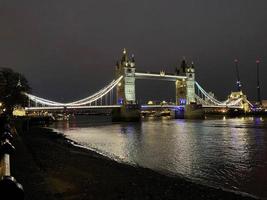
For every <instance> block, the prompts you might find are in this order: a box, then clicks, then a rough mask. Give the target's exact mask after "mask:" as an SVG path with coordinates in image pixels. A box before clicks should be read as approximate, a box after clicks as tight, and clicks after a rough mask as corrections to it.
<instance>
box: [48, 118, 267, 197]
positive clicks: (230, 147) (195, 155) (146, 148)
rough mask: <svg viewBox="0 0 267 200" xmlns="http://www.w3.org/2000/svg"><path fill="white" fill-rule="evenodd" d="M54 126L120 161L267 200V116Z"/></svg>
mask: <svg viewBox="0 0 267 200" xmlns="http://www.w3.org/2000/svg"><path fill="white" fill-rule="evenodd" d="M52 128H54V129H56V130H57V131H58V132H62V133H64V134H65V135H66V137H67V138H69V139H71V140H74V141H75V142H77V143H79V144H81V145H83V146H85V147H87V148H89V149H92V150H94V151H97V152H99V153H101V154H104V155H106V156H108V157H110V158H112V159H115V160H119V161H122V162H128V163H132V164H137V165H140V166H143V167H147V168H150V169H153V170H156V171H160V172H163V173H172V174H177V175H179V176H184V177H186V178H189V179H191V180H193V181H196V182H200V183H202V184H207V185H212V186H217V187H224V188H228V189H233V190H238V191H243V192H247V193H250V194H254V195H257V196H259V197H264V198H267V119H266V118H265V119H264V118H235V119H225V118H221V119H206V120H181V119H180V120H171V119H168V118H160V119H154V118H148V119H145V120H143V121H142V122H140V123H111V122H110V119H109V118H107V117H100V116H80V117H76V118H74V119H72V120H70V121H69V122H58V123H55V124H54V125H53V126H52Z"/></svg>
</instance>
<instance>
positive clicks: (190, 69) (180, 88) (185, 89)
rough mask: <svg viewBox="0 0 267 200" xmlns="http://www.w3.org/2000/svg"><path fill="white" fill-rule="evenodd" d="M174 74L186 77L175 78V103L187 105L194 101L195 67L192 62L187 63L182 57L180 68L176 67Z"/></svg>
mask: <svg viewBox="0 0 267 200" xmlns="http://www.w3.org/2000/svg"><path fill="white" fill-rule="evenodd" d="M176 74H177V75H180V76H186V79H183V80H177V81H176V83H175V85H176V104H177V105H188V104H191V103H195V102H196V100H195V68H194V64H193V63H192V64H191V65H188V64H187V62H186V60H185V59H183V60H182V63H181V66H180V68H179V69H178V68H176Z"/></svg>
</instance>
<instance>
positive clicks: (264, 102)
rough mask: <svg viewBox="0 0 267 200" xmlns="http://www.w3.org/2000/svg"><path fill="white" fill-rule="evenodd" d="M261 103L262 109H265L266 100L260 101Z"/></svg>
mask: <svg viewBox="0 0 267 200" xmlns="http://www.w3.org/2000/svg"><path fill="white" fill-rule="evenodd" d="M261 103H262V106H263V107H264V108H267V100H262V102H261Z"/></svg>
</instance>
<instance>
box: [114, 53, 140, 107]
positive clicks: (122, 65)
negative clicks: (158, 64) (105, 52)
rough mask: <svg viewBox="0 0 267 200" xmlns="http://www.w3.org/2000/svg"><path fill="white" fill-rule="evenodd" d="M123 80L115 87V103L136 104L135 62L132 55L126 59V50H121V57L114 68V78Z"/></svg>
mask: <svg viewBox="0 0 267 200" xmlns="http://www.w3.org/2000/svg"><path fill="white" fill-rule="evenodd" d="M120 76H123V77H124V78H123V79H122V80H121V82H120V83H119V84H118V85H117V96H116V98H117V103H118V104H121V105H129V104H130V105H133V104H136V97H135V60H134V56H133V55H132V57H131V59H129V58H128V55H127V51H126V49H123V55H122V58H121V60H120V61H118V62H117V66H116V78H119V77H120Z"/></svg>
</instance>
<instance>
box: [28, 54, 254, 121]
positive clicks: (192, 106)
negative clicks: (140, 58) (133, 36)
mask: <svg viewBox="0 0 267 200" xmlns="http://www.w3.org/2000/svg"><path fill="white" fill-rule="evenodd" d="M115 72H116V73H115V79H114V80H113V81H111V82H110V83H109V84H108V85H107V86H105V87H103V88H102V89H100V90H99V91H97V92H96V93H94V94H92V95H90V96H88V97H85V98H83V99H80V100H77V101H73V102H68V103H62V102H56V101H52V100H48V99H45V98H41V97H37V96H35V95H33V94H28V93H25V95H26V96H27V97H28V99H29V103H28V106H27V107H26V108H25V109H26V111H27V112H35V111H56V110H82V109H95V110H97V109H112V113H113V115H114V119H117V120H124V119H125V120H138V119H139V116H140V109H147V108H149V105H143V106H141V105H138V104H137V102H136V92H135V82H136V81H137V80H139V79H148V80H161V81H171V82H174V84H175V92H176V95H175V105H165V107H168V108H169V109H172V110H174V111H175V112H178V115H183V116H184V117H194V116H198V115H202V114H203V112H202V111H203V109H200V107H203V108H233V109H243V110H245V111H247V110H249V108H250V107H251V106H252V105H251V103H250V102H249V101H248V100H247V98H246V96H245V95H244V94H243V93H242V91H239V92H237V93H233V94H232V95H230V96H229V97H228V99H227V100H225V101H219V100H217V99H216V98H215V97H214V96H213V95H211V94H210V93H208V92H206V91H205V90H204V89H203V88H202V87H201V86H200V84H199V83H198V82H196V81H195V67H194V64H193V63H192V64H190V65H189V64H187V62H186V60H185V59H183V61H182V63H181V66H180V67H179V68H176V71H175V73H173V74H171V73H166V72H165V71H160V72H159V73H155V72H154V73H150V72H141V71H137V70H136V63H135V58H134V56H132V57H130V58H129V57H128V54H127V51H126V50H125V49H124V50H123V54H122V57H121V59H120V60H119V61H118V62H117V64H116V67H115ZM150 107H151V108H152V107H153V106H150ZM181 108H183V109H181ZM181 110H183V113H180V112H181Z"/></svg>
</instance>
